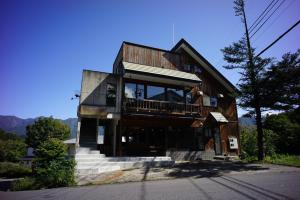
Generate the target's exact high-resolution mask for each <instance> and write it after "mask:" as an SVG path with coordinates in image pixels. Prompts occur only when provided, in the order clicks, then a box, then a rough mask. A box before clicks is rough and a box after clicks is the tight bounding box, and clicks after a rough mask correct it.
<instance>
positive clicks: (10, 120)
mask: <svg viewBox="0 0 300 200" xmlns="http://www.w3.org/2000/svg"><path fill="white" fill-rule="evenodd" d="M37 119H38V117H37V118H28V119H22V118H19V117H16V116H4V115H0V129H3V130H4V131H6V132H9V133H15V134H17V135H19V136H25V135H26V126H27V125H31V124H33V123H34V122H35V120H37ZM59 120H60V121H62V122H63V123H64V124H66V125H68V126H69V127H70V129H71V137H75V136H76V130H77V118H68V119H65V120H61V119H59Z"/></svg>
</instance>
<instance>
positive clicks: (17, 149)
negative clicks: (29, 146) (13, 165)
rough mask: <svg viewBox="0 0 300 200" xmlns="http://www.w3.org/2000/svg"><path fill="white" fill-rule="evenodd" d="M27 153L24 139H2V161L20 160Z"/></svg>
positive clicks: (0, 153)
mask: <svg viewBox="0 0 300 200" xmlns="http://www.w3.org/2000/svg"><path fill="white" fill-rule="evenodd" d="M25 154H26V144H25V142H24V141H23V140H0V161H9V162H18V161H19V159H20V158H21V157H23V156H25Z"/></svg>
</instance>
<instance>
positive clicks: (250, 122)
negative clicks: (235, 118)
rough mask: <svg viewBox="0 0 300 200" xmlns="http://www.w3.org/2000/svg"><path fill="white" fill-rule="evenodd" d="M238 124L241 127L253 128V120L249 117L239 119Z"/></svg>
mask: <svg viewBox="0 0 300 200" xmlns="http://www.w3.org/2000/svg"><path fill="white" fill-rule="evenodd" d="M239 124H240V125H241V126H255V124H256V123H255V119H254V118H250V117H240V118H239Z"/></svg>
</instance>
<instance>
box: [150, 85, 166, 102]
mask: <svg viewBox="0 0 300 200" xmlns="http://www.w3.org/2000/svg"><path fill="white" fill-rule="evenodd" d="M147 99H151V100H158V101H164V100H165V88H164V87H158V86H152V85H148V86H147Z"/></svg>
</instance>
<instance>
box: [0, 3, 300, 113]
mask: <svg viewBox="0 0 300 200" xmlns="http://www.w3.org/2000/svg"><path fill="white" fill-rule="evenodd" d="M270 2H271V0H251V1H250V0H248V1H247V2H246V12H247V17H248V20H249V23H250V24H251V23H252V22H253V21H254V20H255V19H256V18H257V17H258V15H259V14H260V13H261V12H262V11H263V10H264V8H265V7H266V6H267V5H268V4H269V3H270ZM232 7H233V1H232V0H194V1H189V0H185V1H179V0H178V1H176V0H157V1H156V0H151V1H150V0H148V1H142V0H136V1H133V0H127V1H121V0H120V1H112V0H108V1H104V0H98V1H92V0H84V1H83V0H82V1H77V0H42V1H41V0H36V1H32V0H26V1H21V0H18V1H14V0H7V1H5V0H1V1H0V99H1V103H0V115H15V116H19V117H22V118H27V117H37V116H50V115H52V116H53V117H57V118H62V119H65V118H68V117H76V108H77V105H78V101H77V100H73V101H72V100H71V97H72V96H73V95H74V94H75V92H76V91H79V90H80V82H81V72H82V70H83V69H91V70H97V71H105V72H111V70H112V64H113V61H114V59H115V57H116V55H117V52H118V50H119V48H120V45H121V43H122V41H129V42H134V43H139V44H144V45H149V46H154V47H158V48H163V49H171V47H172V46H173V44H172V24H174V25H175V42H177V41H179V40H180V38H185V39H186V40H187V41H188V42H189V43H190V44H191V45H192V46H193V47H194V48H195V49H196V50H198V51H199V52H200V53H201V54H202V55H203V56H204V57H205V58H206V59H207V60H208V61H209V62H211V63H212V64H213V65H214V66H215V67H216V68H217V69H218V70H220V72H221V73H223V74H224V75H225V77H227V78H228V79H229V80H230V81H231V82H232V83H233V84H236V83H237V81H238V79H239V75H238V73H237V72H235V71H228V70H225V69H223V68H222V64H223V61H222V53H221V52H220V49H221V48H223V47H225V46H227V45H229V44H231V43H232V42H233V41H237V40H239V39H240V38H241V36H242V35H243V30H244V29H243V26H242V24H241V21H240V19H239V17H235V16H234V11H233V8H232ZM299 8H300V0H285V2H284V3H283V6H282V7H281V9H280V10H279V11H278V12H277V13H275V15H274V17H272V18H271V19H270V20H269V22H268V23H267V24H266V25H265V26H264V28H263V29H261V31H260V32H258V33H257V34H256V36H254V38H253V44H254V47H255V48H257V49H258V51H260V50H262V49H263V48H264V47H265V46H267V45H268V44H269V43H271V42H272V41H273V40H274V39H275V38H277V37H278V36H279V35H280V34H281V33H283V32H284V31H286V30H287V29H288V28H289V27H290V26H291V25H292V24H294V23H295V22H296V21H297V20H298V19H299V18H300V12H299ZM299 37H300V26H299V27H296V29H294V30H293V31H292V32H290V33H289V34H288V35H287V36H286V37H284V39H282V40H281V41H280V42H278V43H277V44H276V45H275V46H274V47H272V48H271V49H270V50H269V51H268V52H266V53H265V54H264V55H265V56H272V57H276V58H280V57H281V55H282V54H283V53H285V52H288V51H292V52H294V51H295V50H296V49H297V48H300V39H299ZM239 113H240V114H241V113H243V112H242V111H241V110H240V112H239Z"/></svg>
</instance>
